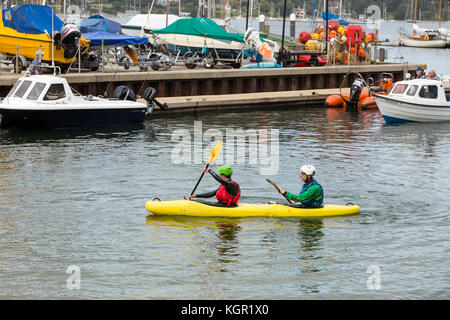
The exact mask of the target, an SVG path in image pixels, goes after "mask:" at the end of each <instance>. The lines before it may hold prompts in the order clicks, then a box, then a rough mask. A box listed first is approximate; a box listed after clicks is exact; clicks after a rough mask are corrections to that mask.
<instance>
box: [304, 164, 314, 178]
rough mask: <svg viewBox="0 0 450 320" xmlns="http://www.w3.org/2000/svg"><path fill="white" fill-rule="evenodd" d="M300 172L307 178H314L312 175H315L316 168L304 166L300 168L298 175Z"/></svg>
mask: <svg viewBox="0 0 450 320" xmlns="http://www.w3.org/2000/svg"><path fill="white" fill-rule="evenodd" d="M302 172H303V173H304V174H306V175H307V176H314V174H315V173H316V168H315V167H314V166H311V165H309V164H306V165H304V166H303V167H301V168H300V173H302Z"/></svg>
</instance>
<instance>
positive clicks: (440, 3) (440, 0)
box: [438, 0, 442, 29]
mask: <svg viewBox="0 0 450 320" xmlns="http://www.w3.org/2000/svg"><path fill="white" fill-rule="evenodd" d="M441 7H442V0H439V27H438V28H439V29H440V28H441V14H442V12H441V9H442V8H441Z"/></svg>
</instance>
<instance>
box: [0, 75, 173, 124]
mask: <svg viewBox="0 0 450 320" xmlns="http://www.w3.org/2000/svg"><path fill="white" fill-rule="evenodd" d="M154 94H155V89H153V88H147V90H146V93H145V94H144V97H145V98H146V100H147V104H144V103H139V102H136V101H135V100H136V99H135V96H134V93H133V92H132V91H131V90H130V89H129V88H127V87H125V86H119V87H117V88H116V90H115V92H114V97H115V98H113V99H106V98H102V97H93V96H91V95H89V96H81V95H75V94H74V93H73V92H72V89H71V88H70V86H69V84H68V83H67V80H66V79H64V78H61V77H59V76H55V75H25V76H23V77H21V78H20V79H18V80H17V82H16V83H15V85H14V87H13V88H12V89H11V91H10V92H9V94H8V96H7V97H6V98H4V99H3V100H1V101H0V127H2V128H5V127H32V128H76V127H96V126H104V125H110V124H122V123H139V122H143V121H144V117H145V115H146V114H148V113H149V112H150V111H152V110H153V107H154V105H153V103H154V102H155V99H154ZM158 105H159V104H158ZM164 107H165V106H164Z"/></svg>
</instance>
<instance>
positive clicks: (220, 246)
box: [146, 214, 242, 272]
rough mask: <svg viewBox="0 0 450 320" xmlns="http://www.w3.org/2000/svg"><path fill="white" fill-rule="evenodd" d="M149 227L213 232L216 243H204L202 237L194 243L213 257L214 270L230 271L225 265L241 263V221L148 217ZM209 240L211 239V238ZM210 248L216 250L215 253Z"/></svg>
mask: <svg viewBox="0 0 450 320" xmlns="http://www.w3.org/2000/svg"><path fill="white" fill-rule="evenodd" d="M146 222H147V225H149V226H153V227H169V228H178V229H185V230H187V231H188V232H189V231H192V232H195V233H196V234H201V233H203V232H208V233H210V232H213V233H214V234H215V236H216V237H215V238H216V240H215V241H212V242H208V243H206V244H203V243H202V240H203V239H202V237H195V238H194V239H191V240H192V241H194V242H196V243H197V244H199V245H200V246H201V247H203V248H206V249H207V250H206V252H207V253H205V254H206V255H212V257H213V261H214V263H213V269H214V270H216V271H220V272H227V271H229V267H228V268H227V267H226V266H225V264H230V263H236V262H239V260H238V259H237V257H239V256H241V254H240V253H239V252H237V251H238V249H239V241H238V233H239V232H240V231H241V229H242V227H241V226H240V224H239V223H240V219H232V218H217V217H214V218H204V217H187V216H156V215H151V214H150V215H147V217H146ZM207 238H210V237H209V236H208V237H207ZM209 248H212V249H214V251H215V253H213V252H211V251H210V249H209Z"/></svg>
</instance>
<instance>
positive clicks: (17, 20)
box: [0, 5, 99, 70]
mask: <svg viewBox="0 0 450 320" xmlns="http://www.w3.org/2000/svg"><path fill="white" fill-rule="evenodd" d="M38 50H40V51H41V52H42V61H43V62H52V63H55V64H58V65H60V66H69V65H70V64H72V63H73V62H75V61H78V57H81V60H82V63H83V64H84V65H83V67H86V68H89V69H91V70H95V69H98V65H99V61H98V59H97V58H96V56H95V55H93V54H92V53H90V52H89V41H86V40H85V39H83V37H82V36H81V33H80V30H79V29H78V27H77V26H75V25H73V24H64V22H63V21H62V20H61V19H59V18H58V17H57V16H56V15H55V14H54V12H53V10H52V9H51V8H50V7H47V6H41V5H21V6H14V7H12V8H9V9H4V10H2V15H1V17H0V53H2V54H3V55H5V56H11V57H14V59H16V57H20V60H17V61H15V62H16V63H20V65H21V66H25V65H27V64H28V62H29V61H31V60H33V59H34V58H35V57H36V52H37V51H38Z"/></svg>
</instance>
